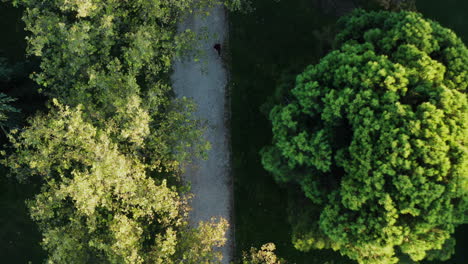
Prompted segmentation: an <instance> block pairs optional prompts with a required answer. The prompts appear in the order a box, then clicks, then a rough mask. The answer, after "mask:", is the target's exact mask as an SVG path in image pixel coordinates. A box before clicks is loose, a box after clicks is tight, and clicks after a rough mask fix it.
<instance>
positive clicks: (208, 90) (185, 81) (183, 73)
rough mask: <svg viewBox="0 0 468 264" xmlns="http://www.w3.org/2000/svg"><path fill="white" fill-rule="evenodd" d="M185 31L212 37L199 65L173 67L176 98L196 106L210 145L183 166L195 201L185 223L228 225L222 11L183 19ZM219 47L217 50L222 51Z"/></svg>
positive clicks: (227, 255)
mask: <svg viewBox="0 0 468 264" xmlns="http://www.w3.org/2000/svg"><path fill="white" fill-rule="evenodd" d="M186 28H190V29H191V30H192V31H194V32H196V33H202V32H206V31H207V33H208V34H209V35H210V36H212V37H211V38H209V39H208V40H203V41H201V42H200V43H199V47H200V48H201V49H202V50H203V51H204V52H205V53H206V54H205V55H204V56H203V57H202V58H201V59H202V62H194V60H193V58H190V59H187V60H184V61H178V62H176V63H175V64H174V67H173V70H174V72H173V75H172V83H173V88H174V91H175V93H176V96H178V97H183V96H185V97H189V98H193V100H194V101H195V102H196V103H197V104H198V112H197V113H196V115H197V116H198V117H199V118H201V119H203V120H207V121H208V129H207V131H206V134H205V136H206V139H208V140H209V141H210V143H211V150H210V152H209V154H208V160H198V161H196V162H195V164H194V165H195V166H190V167H188V168H186V172H185V174H184V175H183V177H184V179H185V180H187V181H189V182H191V185H192V193H193V194H194V198H193V200H192V203H191V207H192V211H191V212H190V215H189V221H190V224H192V225H193V226H196V225H197V224H198V222H199V221H207V220H209V219H210V218H212V217H218V218H219V217H223V218H225V219H227V220H228V222H229V223H230V224H231V223H232V215H231V213H232V209H233V208H232V197H233V194H232V181H231V178H230V177H231V174H230V163H229V162H230V153H229V150H230V148H229V136H228V135H229V134H228V133H229V130H228V128H227V127H226V121H227V118H228V116H229V115H228V110H229V109H227V104H226V93H227V87H226V85H227V71H226V69H225V68H224V67H223V62H222V60H221V57H220V56H219V55H218V53H217V51H216V50H215V49H214V47H213V46H214V45H215V44H216V43H220V44H222V43H223V42H224V38H225V36H226V34H227V23H226V17H225V12H224V9H223V8H222V7H221V6H217V7H214V8H213V9H212V10H211V11H210V16H208V17H199V16H195V15H191V16H188V17H187V19H186V20H185V21H184V22H183V23H181V24H180V25H179V30H180V31H181V30H185V29H186ZM222 48H223V47H222V46H221V52H223V50H222ZM232 226H233V225H232V224H231V228H230V230H228V234H227V238H228V240H227V243H226V245H225V246H224V247H223V248H222V252H223V255H224V259H223V263H229V261H231V260H232V253H233V245H234V241H233V235H232Z"/></svg>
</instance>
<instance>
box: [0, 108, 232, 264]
mask: <svg viewBox="0 0 468 264" xmlns="http://www.w3.org/2000/svg"><path fill="white" fill-rule="evenodd" d="M54 104H55V105H56V107H54V108H52V109H51V111H50V113H49V114H47V115H41V116H36V117H35V118H33V119H32V120H31V121H30V126H28V127H26V128H24V129H23V130H22V131H21V132H19V131H17V132H13V134H12V135H11V136H10V139H11V141H12V143H13V147H14V149H15V152H14V153H13V154H12V155H10V156H9V157H8V158H7V159H6V164H7V165H9V166H10V168H11V169H12V170H13V172H14V174H15V175H16V176H17V177H18V179H19V180H21V181H25V180H27V179H31V178H32V177H36V178H39V180H41V181H43V182H44V184H43V187H42V190H41V192H40V193H39V194H38V195H36V197H35V199H34V200H32V201H29V202H28V207H29V208H30V212H31V216H32V218H33V219H34V220H35V221H36V222H37V223H38V225H39V228H40V230H41V232H42V233H43V241H42V245H43V247H44V248H45V249H46V250H47V251H48V252H49V256H48V261H49V262H48V263H129V264H130V263H132V264H134V263H179V262H180V261H185V262H186V263H216V261H217V260H219V259H220V256H219V255H216V253H215V252H214V251H213V250H214V247H219V246H222V245H223V244H224V241H225V238H224V233H225V231H226V228H227V223H226V222H225V220H223V221H221V222H220V223H219V224H218V223H216V222H214V221H212V222H210V223H200V227H199V228H189V227H188V226H187V223H186V210H187V209H186V206H185V204H186V201H184V199H183V198H181V197H180V196H179V194H178V192H177V191H176V190H175V189H174V188H172V187H170V186H168V184H167V182H166V180H157V179H153V178H151V177H149V176H147V174H146V169H147V165H145V164H144V163H141V162H140V161H139V160H138V159H134V158H132V157H131V156H127V155H124V154H123V153H121V152H120V151H119V149H118V147H117V145H116V144H115V143H113V142H112V141H111V140H110V139H109V136H108V132H109V131H106V130H100V129H98V128H96V127H94V126H93V125H92V124H90V123H88V122H86V121H85V120H84V118H83V112H82V110H81V106H78V107H77V108H69V107H66V106H62V105H60V104H59V103H58V102H57V101H56V100H54ZM197 248H199V249H200V250H199V251H200V252H198V251H196V250H195V249H197ZM189 252H195V253H197V254H195V253H193V254H189ZM200 260H204V261H200Z"/></svg>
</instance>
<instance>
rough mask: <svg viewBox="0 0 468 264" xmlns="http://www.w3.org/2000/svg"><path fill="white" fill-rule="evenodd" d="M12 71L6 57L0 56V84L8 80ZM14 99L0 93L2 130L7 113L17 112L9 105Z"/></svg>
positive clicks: (0, 125) (0, 123)
mask: <svg viewBox="0 0 468 264" xmlns="http://www.w3.org/2000/svg"><path fill="white" fill-rule="evenodd" d="M14 72H15V71H14V69H13V67H11V66H10V65H9V64H8V62H7V59H6V58H3V57H0V85H4V83H7V82H8V81H10V80H11V77H12V75H13V74H14ZM14 101H15V99H13V98H11V97H9V96H7V95H6V94H4V93H0V127H1V128H2V130H4V126H5V125H6V123H5V122H6V121H7V120H8V113H12V112H19V110H18V109H16V108H14V107H12V106H11V103H12V102H14Z"/></svg>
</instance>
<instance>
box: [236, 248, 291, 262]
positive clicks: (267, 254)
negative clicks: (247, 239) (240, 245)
mask: <svg viewBox="0 0 468 264" xmlns="http://www.w3.org/2000/svg"><path fill="white" fill-rule="evenodd" d="M275 249H276V246H275V244H273V243H267V244H265V245H262V247H261V248H260V249H256V248H254V247H252V248H250V252H249V253H247V252H244V254H243V257H242V264H282V263H283V264H284V263H286V261H285V260H283V259H281V258H278V257H277V256H276V254H275Z"/></svg>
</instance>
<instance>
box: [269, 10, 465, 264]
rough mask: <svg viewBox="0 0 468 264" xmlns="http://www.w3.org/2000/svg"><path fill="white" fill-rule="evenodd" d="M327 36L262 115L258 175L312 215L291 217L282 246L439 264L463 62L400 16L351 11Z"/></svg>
mask: <svg viewBox="0 0 468 264" xmlns="http://www.w3.org/2000/svg"><path fill="white" fill-rule="evenodd" d="M339 28H340V31H339V33H338V35H337V37H336V41H335V45H336V50H334V51H332V52H330V53H329V54H328V55H326V56H325V57H324V58H323V59H321V61H320V62H319V63H318V64H317V65H311V66H309V67H307V68H306V69H305V70H304V72H303V73H301V74H300V75H298V76H297V78H296V83H295V85H294V87H291V88H293V89H292V90H291V91H290V93H288V94H287V95H286V97H287V99H288V100H285V101H286V102H288V103H286V104H279V105H276V106H275V107H274V108H273V109H272V110H271V112H270V119H271V121H272V127H273V144H272V145H271V146H269V147H267V148H265V149H264V150H263V151H262V158H263V160H262V162H263V165H264V167H265V169H267V170H268V171H270V172H271V173H272V174H273V176H274V177H275V179H276V181H277V182H280V183H283V182H294V183H297V184H298V185H299V186H300V187H301V189H302V191H303V193H304V195H305V196H306V197H308V200H309V202H308V203H313V204H314V205H310V206H309V207H308V209H300V210H301V213H299V211H296V212H292V215H291V219H293V220H292V221H291V222H292V223H293V230H294V234H293V242H294V243H295V246H296V247H297V248H299V249H301V250H310V249H311V248H322V247H328V248H333V249H335V250H339V251H340V252H341V253H342V254H344V255H347V256H348V257H350V258H352V259H355V260H357V261H358V262H359V263H380V264H382V263H397V262H398V260H399V258H400V256H402V255H408V256H409V257H411V258H412V259H413V260H416V261H418V260H421V259H423V258H425V257H428V258H430V259H431V258H441V259H447V258H448V257H450V255H451V254H452V253H453V245H454V241H453V238H451V234H453V232H454V230H455V227H456V226H457V225H460V224H462V223H465V222H467V221H468V219H465V217H464V215H465V213H466V210H467V202H468V199H467V193H468V185H467V183H468V181H467V177H468V156H467V155H468V150H467V147H466V144H467V141H468V130H467V122H466V121H467V120H468V104H467V98H466V88H467V86H468V50H467V48H466V46H465V45H464V44H463V42H462V41H461V40H460V39H459V38H458V37H457V36H456V35H455V34H454V33H453V32H452V31H451V30H449V29H446V28H443V27H442V26H440V25H439V24H438V23H436V22H434V21H430V20H426V19H424V18H423V17H422V16H421V15H420V14H417V13H412V12H400V13H392V12H364V11H362V10H357V11H355V12H353V13H352V14H351V15H350V16H347V17H345V18H343V19H342V20H341V21H340V23H339ZM297 208H300V206H299V207H297ZM312 212H315V213H312ZM294 214H296V215H297V216H294Z"/></svg>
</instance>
